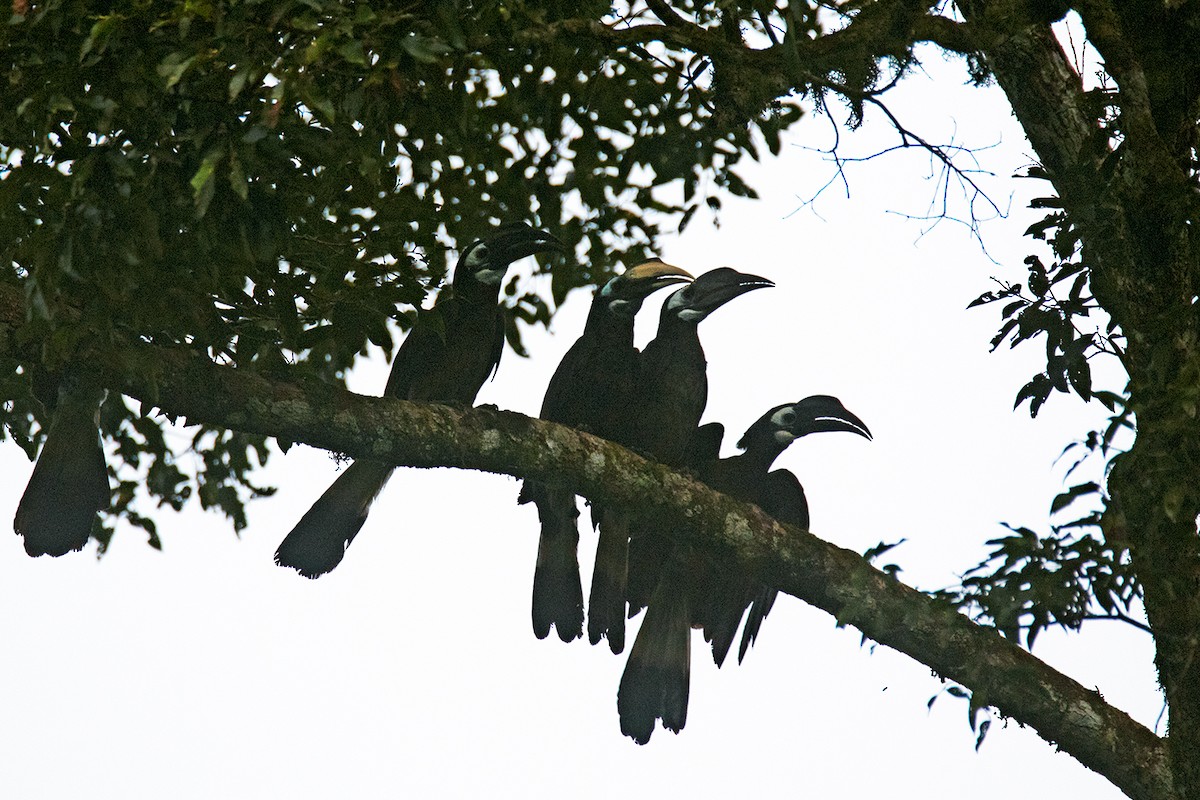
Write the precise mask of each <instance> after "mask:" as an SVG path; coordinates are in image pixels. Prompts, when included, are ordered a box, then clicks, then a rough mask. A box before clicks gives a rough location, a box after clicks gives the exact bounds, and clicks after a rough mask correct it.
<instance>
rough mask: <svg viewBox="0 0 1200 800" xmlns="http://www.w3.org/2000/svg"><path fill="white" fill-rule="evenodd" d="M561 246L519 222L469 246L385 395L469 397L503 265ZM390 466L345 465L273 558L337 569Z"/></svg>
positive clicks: (487, 356) (486, 348)
mask: <svg viewBox="0 0 1200 800" xmlns="http://www.w3.org/2000/svg"><path fill="white" fill-rule="evenodd" d="M560 247H561V244H560V243H559V242H558V240H557V239H555V238H554V236H552V235H551V234H549V233H547V232H546V231H542V230H538V229H536V228H532V227H530V226H528V225H525V224H524V223H514V224H510V225H505V226H502V227H500V228H499V229H498V230H497V231H496V232H495V233H494V234H493V235H492V236H490V237H488V238H486V239H481V240H478V241H475V242H472V243H471V244H470V245H469V246H467V248H466V249H465V250H463V252H462V254H461V255H460V256H459V259H458V264H457V266H456V267H455V269H454V278H453V281H452V284H451V288H452V290H453V291H452V293H450V294H449V295H448V296H442V297H439V298H438V302H437V303H436V304H435V305H434V307H433V308H432V309H430V310H429V311H423V312H421V313H420V314H419V315H418V317H417V322H416V324H415V325H414V326H413V329H412V330H411V331H410V332H409V334H408V336H407V337H406V338H405V340H404V343H403V344H402V345H401V346H400V350H399V351H398V352H397V353H396V358H395V360H394V361H393V362H392V370H391V374H390V375H389V376H388V382H387V388H386V389H385V390H384V393H385V394H386V395H388V396H391V397H399V398H403V399H407V400H432V401H437V402H444V403H460V404H466V405H469V404H471V403H472V402H474V400H475V395H476V394H477V393H478V392H479V389H480V387H481V386H483V383H484V382H485V381H486V380H487V379H488V377H489V376H491V374H492V373H493V372H495V370H496V368H497V366H498V365H499V363H500V356H501V353H502V352H503V350H504V318H503V314H502V311H501V309H500V307H499V305H498V298H499V293H500V285H501V283H502V282H503V280H504V275H505V273H506V272H507V270H508V267H509V265H511V264H512V263H513V262H515V261H518V260H520V259H522V258H525V257H527V256H531V255H533V254H535V253H540V252H543V251H545V250H549V249H556V248H560ZM393 470H394V467H393V466H392V465H391V464H387V463H384V462H380V461H369V460H358V461H355V462H354V463H353V464H351V465H350V466H349V467H348V468H347V469H346V470H345V471H344V472H343V473H342V474H341V475H340V476H338V478H337V480H335V481H334V482H333V484H332V485H331V486H330V487H329V488H328V489H327V490H326V491H325V493H324V494H323V495H321V497H320V498H319V499H318V500H317V501H316V502H315V503H314V504H313V506H312V508H310V509H309V510H308V512H307V513H305V515H304V516H303V517H302V518H301V519H300V521H299V522H298V523H296V527H294V528H293V529H292V531H291V532H290V533H289V534H288V535H287V536H286V537H285V538H284V540H283V542H282V543H281V544H280V545H279V549H278V550H276V551H275V563H277V564H279V565H280V566H285V567H291V568H293V569H295V570H296V571H297V572H299V573H300V574H301V575H303V576H305V577H307V578H316V577H319V576H321V575H324V574H325V573H327V572H329V571H330V570H332V569H333V568H334V567H336V566H337V565H338V563H340V562H341V560H342V556H343V554H344V553H345V551H346V548H347V547H349V545H350V543H351V542H352V541H353V540H354V537H355V536H356V535H357V534H358V532H359V530H361V529H362V526H363V523H364V522H366V519H367V513H368V511H369V510H370V507H371V503H372V502H373V501H374V500H375V497H376V496H377V495H378V494H379V492H380V490H381V489H382V488H383V485H384V484H385V483H386V482H387V480H388V478H389V477H390V476H391V474H392V471H393Z"/></svg>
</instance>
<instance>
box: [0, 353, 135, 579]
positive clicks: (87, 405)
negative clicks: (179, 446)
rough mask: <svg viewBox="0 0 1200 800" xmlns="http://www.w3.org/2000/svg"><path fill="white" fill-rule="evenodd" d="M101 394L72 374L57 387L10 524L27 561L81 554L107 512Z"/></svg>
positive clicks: (79, 376) (109, 492)
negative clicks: (35, 457) (46, 425)
mask: <svg viewBox="0 0 1200 800" xmlns="http://www.w3.org/2000/svg"><path fill="white" fill-rule="evenodd" d="M106 394H107V392H106V391H105V390H104V389H103V388H100V387H98V386H95V385H93V384H90V383H88V382H87V381H86V380H84V379H83V378H82V376H81V375H80V374H79V373H78V372H76V371H74V370H70V371H68V372H67V373H66V374H65V375H64V377H63V379H62V380H61V382H60V383H59V385H58V388H57V395H58V400H57V403H56V404H55V406H54V416H53V418H52V420H51V421H50V427H49V429H48V430H47V431H46V441H45V442H44V443H43V444H42V452H41V454H40V455H39V456H38V460H37V464H35V465H34V467H33V474H32V475H31V476H30V478H29V484H28V485H27V486H26V487H25V494H23V495H21V502H20V504H19V505H18V506H17V514H16V517H15V518H14V519H13V530H15V531H16V532H17V534H18V535H20V536H21V537H22V538H23V539H24V541H25V552H26V553H28V554H29V555H31V556H40V555H51V556H61V555H64V554H66V553H69V552H71V551H72V550H82V549H83V547H84V545H86V544H87V543H88V539H89V538H91V535H92V525H93V523H94V522H95V520H96V515H97V514H98V513H99V512H100V511H103V510H104V509H106V508H108V507H109V501H110V499H111V496H112V489H111V487H110V486H109V483H108V466H107V464H106V463H105V461H104V448H103V444H102V443H101V441H100V430H99V428H100V405H101V403H102V402H103V401H104V397H105V395H106Z"/></svg>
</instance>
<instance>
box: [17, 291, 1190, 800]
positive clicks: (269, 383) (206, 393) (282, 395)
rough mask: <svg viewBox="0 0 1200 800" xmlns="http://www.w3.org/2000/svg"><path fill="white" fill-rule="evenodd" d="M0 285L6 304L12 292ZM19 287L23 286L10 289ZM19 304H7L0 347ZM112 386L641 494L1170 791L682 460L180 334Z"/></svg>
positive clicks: (403, 451) (1131, 743)
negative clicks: (317, 377)
mask: <svg viewBox="0 0 1200 800" xmlns="http://www.w3.org/2000/svg"><path fill="white" fill-rule="evenodd" d="M17 292H18V290H17V289H15V287H11V286H0V312H4V311H5V309H8V310H9V311H11V310H13V309H15V308H18V307H19V304H18V303H14V302H12V301H13V297H12V295H14V294H16V293H17ZM16 296H17V297H18V298H19V294H16ZM18 322H19V320H17V319H13V318H12V316H11V314H8V313H0V357H4V356H9V357H11V356H14V355H16V353H15V352H14V350H13V342H12V341H11V336H10V334H11V332H12V330H14V329H15V327H16V323H18ZM94 356H95V361H96V363H98V364H100V365H101V367H102V369H103V370H105V371H106V372H107V374H108V375H109V377H110V387H111V388H113V389H116V390H119V391H121V392H123V393H125V394H127V395H129V396H131V397H134V398H137V399H139V400H141V401H143V402H144V403H146V404H148V405H153V406H156V407H158V408H160V409H162V410H163V412H164V413H167V414H168V415H170V416H173V417H183V418H186V420H187V421H188V422H192V423H205V424H208V425H217V426H224V427H229V428H234V429H237V430H241V431H246V432H250V433H260V434H267V435H271V436H276V437H278V438H280V439H284V440H288V441H295V442H305V443H308V444H311V445H314V446H316V447H321V448H325V449H328V450H333V451H337V452H343V453H348V454H349V455H351V456H355V457H370V458H373V459H378V460H384V461H390V462H393V463H395V464H398V465H402V466H411V467H459V468H464V469H477V470H485V471H488V472H496V473H502V474H507V475H513V476H516V477H523V478H536V479H538V480H540V481H545V482H549V483H558V484H560V485H563V486H565V487H567V488H569V489H571V490H573V491H576V492H578V493H579V494H582V495H584V496H586V497H589V498H591V499H594V500H597V501H601V502H603V503H604V504H605V505H607V506H625V507H630V508H636V509H638V512H639V513H642V514H646V515H648V516H650V517H652V518H654V519H655V520H656V522H657V523H658V524H659V526H660V527H661V529H663V530H668V531H672V532H673V533H674V535H676V536H679V537H681V538H684V539H686V540H688V541H691V542H693V543H695V544H696V545H698V546H700V547H704V548H708V549H710V550H716V549H719V550H721V551H723V552H726V553H728V554H732V555H733V556H734V557H735V558H736V559H737V560H738V561H739V562H740V563H741V564H743V565H744V566H745V567H746V568H747V569H749V570H752V571H753V572H754V573H756V574H757V575H759V576H760V577H761V578H762V579H763V580H764V581H765V582H768V583H771V584H773V585H775V586H778V587H779V588H780V589H781V590H782V591H785V592H787V593H788V594H791V595H794V596H796V597H798V598H800V599H801V600H804V601H805V602H808V603H811V604H813V605H815V606H817V607H819V608H822V609H824V610H825V611H828V612H829V613H830V614H833V615H834V616H835V617H836V618H837V619H838V621H839V622H840V623H843V624H848V625H853V626H854V627H856V628H858V629H860V630H861V631H862V632H863V633H865V634H866V635H867V636H868V637H870V638H871V639H874V640H875V641H878V642H880V643H882V644H885V645H888V646H889V647H892V648H895V649H897V650H899V651H901V652H903V653H906V654H908V655H910V656H911V657H913V658H915V659H917V660H918V661H920V662H921V663H923V664H926V665H927V666H929V667H930V668H931V669H932V670H934V671H935V672H936V673H938V674H939V675H941V676H943V677H945V678H948V679H950V680H953V681H956V682H958V683H960V684H962V685H963V686H966V687H968V688H970V689H971V690H972V691H973V692H976V693H977V694H978V695H979V696H980V697H985V698H986V699H987V702H988V704H990V705H993V706H995V707H996V708H997V709H999V711H1000V712H1001V713H1003V714H1005V715H1007V716H1010V717H1012V718H1013V719H1015V720H1017V721H1018V722H1021V723H1023V724H1027V725H1029V726H1031V727H1033V728H1034V729H1035V730H1037V731H1038V733H1039V734H1040V735H1041V736H1042V737H1043V738H1045V739H1046V740H1047V741H1050V742H1053V743H1055V744H1056V745H1058V746H1059V747H1060V748H1061V749H1062V750H1064V751H1066V752H1068V753H1070V754H1071V755H1073V756H1074V757H1075V758H1077V759H1078V760H1079V761H1080V762H1081V763H1083V764H1084V765H1086V766H1088V767H1089V768H1091V769H1093V770H1096V771H1097V772H1099V773H1101V774H1103V775H1105V776H1106V777H1107V778H1109V779H1110V780H1111V781H1112V782H1113V783H1115V784H1116V785H1117V786H1119V787H1120V788H1121V789H1122V790H1123V791H1125V792H1126V793H1127V794H1129V796H1130V797H1134V798H1147V799H1149V798H1162V797H1169V796H1170V794H1171V792H1170V778H1169V773H1168V772H1167V770H1166V768H1165V762H1164V757H1163V748H1162V743H1161V741H1160V740H1159V739H1158V738H1157V737H1156V736H1154V734H1153V733H1152V732H1150V731H1149V730H1147V729H1146V728H1144V727H1143V726H1141V725H1139V724H1138V723H1136V722H1134V721H1133V720H1132V719H1130V718H1129V717H1128V716H1127V715H1126V714H1124V713H1123V712H1121V711H1120V710H1118V709H1115V708H1113V707H1112V706H1110V705H1108V704H1107V703H1105V702H1104V700H1103V699H1102V698H1101V697H1100V695H1099V694H1098V693H1096V692H1094V691H1090V690H1088V689H1086V688H1084V687H1083V686H1081V685H1080V684H1079V683H1077V682H1075V681H1074V680H1072V679H1070V678H1068V677H1066V676H1064V675H1062V674H1060V673H1058V672H1056V671H1055V670H1053V669H1052V668H1050V667H1049V666H1047V665H1046V664H1044V663H1042V662H1041V661H1039V660H1038V659H1036V658H1034V657H1033V656H1032V655H1031V654H1029V653H1028V652H1026V651H1025V650H1022V649H1021V648H1019V647H1017V646H1016V645H1014V644H1013V643H1011V642H1009V641H1007V640H1005V639H1003V638H1002V637H1000V636H999V635H998V634H997V633H996V632H995V631H993V630H990V629H986V628H982V627H980V626H978V625H976V624H974V623H972V622H971V621H970V620H968V619H967V618H966V617H964V616H962V615H960V614H958V613H956V612H955V611H954V610H952V609H951V608H950V607H948V606H946V605H944V604H941V603H939V602H937V601H935V600H933V599H931V598H930V597H928V596H927V595H924V594H922V593H920V592H918V591H916V590H914V589H911V588H909V587H907V586H904V585H903V584H901V583H899V582H897V581H896V580H894V579H892V578H890V577H889V576H887V575H885V574H884V573H882V572H880V571H879V570H876V569H875V568H874V567H872V566H871V565H870V564H869V563H868V562H867V561H866V560H865V559H864V558H863V557H862V556H859V555H858V554H856V553H853V552H850V551H848V550H844V549H842V548H839V547H835V546H834V545H831V544H829V543H827V542H824V541H822V540H820V539H818V538H817V537H815V536H813V535H812V534H810V533H808V532H807V531H802V530H799V529H796V528H791V527H788V526H784V525H781V524H779V523H777V522H775V521H774V520H773V519H771V518H770V517H768V516H766V515H765V514H763V513H762V512H761V511H759V510H758V508H757V507H755V506H752V505H748V504H745V503H740V502H737V501H734V500H732V499H730V498H728V497H726V496H724V495H721V494H719V493H717V492H714V491H713V490H711V489H709V488H708V487H706V486H705V485H703V484H702V483H699V482H697V481H695V480H693V479H691V478H689V477H687V476H685V475H681V474H679V473H676V472H672V471H671V470H669V469H667V468H666V467H663V466H662V465H659V464H654V463H651V462H648V461H646V460H645V459H643V458H641V457H639V456H638V455H636V454H634V453H632V452H630V451H628V450H625V449H624V448H622V447H619V446H617V445H615V444H612V443H610V442H607V441H604V440H602V439H598V438H596V437H593V436H590V435H588V434H585V433H581V432H579V431H576V430H573V429H571V428H567V427H564V426H561V425H555V424H553V423H548V422H543V421H540V420H536V419H531V418H529V417H526V416H523V415H521V414H516V413H512V412H506V411H500V410H494V409H489V408H451V407H448V406H441V405H434V404H421V403H412V402H406V401H402V400H396V399H392V398H377V397H363V396H360V395H355V394H352V393H350V392H347V391H345V390H342V389H339V388H335V387H331V386H326V385H312V386H303V387H302V386H299V385H295V384H291V383H286V382H282V381H278V380H272V379H268V378H266V377H263V376H262V375H259V374H255V373H252V372H248V371H246V370H241V369H236V368H233V367H227V366H220V365H217V364H214V363H212V362H211V361H208V360H207V359H205V358H202V357H200V356H198V355H197V354H195V353H192V352H188V351H183V350H166V349H163V348H156V347H153V346H150V345H131V346H128V347H125V348H122V349H120V350H117V351H108V352H98V353H95V354H94Z"/></svg>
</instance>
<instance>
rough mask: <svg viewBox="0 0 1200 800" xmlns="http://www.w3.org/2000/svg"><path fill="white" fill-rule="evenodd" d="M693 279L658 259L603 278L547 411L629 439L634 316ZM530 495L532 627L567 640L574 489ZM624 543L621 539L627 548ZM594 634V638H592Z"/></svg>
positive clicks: (538, 487) (578, 615) (574, 627)
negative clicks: (658, 295)
mask: <svg viewBox="0 0 1200 800" xmlns="http://www.w3.org/2000/svg"><path fill="white" fill-rule="evenodd" d="M691 279H692V276H691V275H689V274H688V273H687V272H685V271H684V270H681V269H679V268H677V267H673V266H671V265H670V264H665V263H663V262H662V261H660V260H658V259H654V260H651V261H647V262H645V263H644V264H639V265H638V266H636V267H633V268H632V269H630V270H628V271H627V272H625V273H624V274H623V275H618V276H617V277H615V278H613V279H611V280H610V281H608V283H606V284H604V286H603V287H602V288H601V289H600V290H599V291H597V292H596V294H595V296H594V297H593V298H592V306H591V309H590V310H589V312H588V318H587V322H586V323H585V325H584V328H583V333H582V335H580V337H579V339H578V340H577V341H576V342H575V344H573V345H572V346H571V349H570V350H568V351H567V353H566V355H565V356H563V359H562V361H561V362H559V365H558V369H556V370H555V371H554V376H553V377H551V379H550V384H549V386H547V388H546V396H545V398H544V399H543V401H542V410H541V413H540V416H541V418H542V419H545V420H549V421H551V422H559V423H562V424H564V425H571V426H572V427H575V428H579V429H581V430H586V431H588V432H590V433H593V434H595V435H597V436H600V437H603V438H605V439H610V440H613V441H617V442H619V443H625V442H623V441H622V440H623V439H624V438H627V437H626V436H624V434H625V429H626V428H627V426H628V420H627V419H626V414H627V412H628V401H629V393H630V391H631V390H632V389H633V384H634V374H635V370H636V367H637V357H638V350H637V348H636V347H634V345H633V320H634V316H635V315H636V314H637V312H638V311H639V310H640V309H641V307H642V303H643V301H644V300H645V299H646V297H648V296H649V295H650V294H651V293H652V292H655V291H657V290H658V289H661V288H663V287H665V286H669V285H671V284H674V283H686V282H687V281H690V280H691ZM530 501H532V502H534V503H535V504H536V505H537V508H538V518H539V520H540V522H541V526H542V531H541V536H540V538H539V540H538V557H537V566H536V567H535V568H534V573H533V632H534V634H535V635H536V636H537V637H538V638H539V639H544V638H546V636H548V635H549V633H550V628H551V626H553V627H555V628H556V629H557V631H558V636H559V638H560V639H562V640H563V641H564V642H569V641H571V640H572V639H575V638H577V637H579V636H582V635H583V590H582V588H581V583H580V579H579V560H578V557H577V555H576V547H577V545H578V543H579V531H578V528H577V527H576V518H577V517H578V516H579V512H578V510H577V509H576V506H575V495H574V493H573V492H570V491H568V490H565V489H563V488H561V487H556V486H551V485H547V484H545V483H538V482H534V481H526V482H525V484H524V486H523V487H522V490H521V496H520V498H519V499H518V502H519V503H528V502H530ZM593 516H595V512H593ZM623 545H624V543H623V542H622V550H623ZM603 546H604V545H603V544H602V547H603ZM610 560H611V559H610ZM624 569H625V564H624V556H623V554H622V556H621V572H620V576H619V577H620V585H619V586H617V587H615V589H614V590H613V591H612V592H610V593H609V596H612V595H613V594H614V593H615V596H616V597H617V598H618V599H619V600H620V601H621V604H620V609H619V612H618V613H619V614H620V615H621V618H622V620H623V619H624V613H625V606H624V592H625V583H624V577H625V573H624ZM614 579H615V578H614ZM595 585H596V584H595V583H593V594H594V593H595V592H594V589H595ZM592 614H593V617H594V615H595V614H596V607H595V603H594V602H593V604H592ZM623 630H624V629H623V628H622V631H623ZM596 641H597V639H593V644H594V643H595V642H596ZM610 645H611V646H612V647H613V648H614V652H618V653H619V652H620V651H621V649H622V648H623V647H624V641H623V640H622V641H617V640H616V639H615V638H614V639H613V640H612V641H611V642H610Z"/></svg>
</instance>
